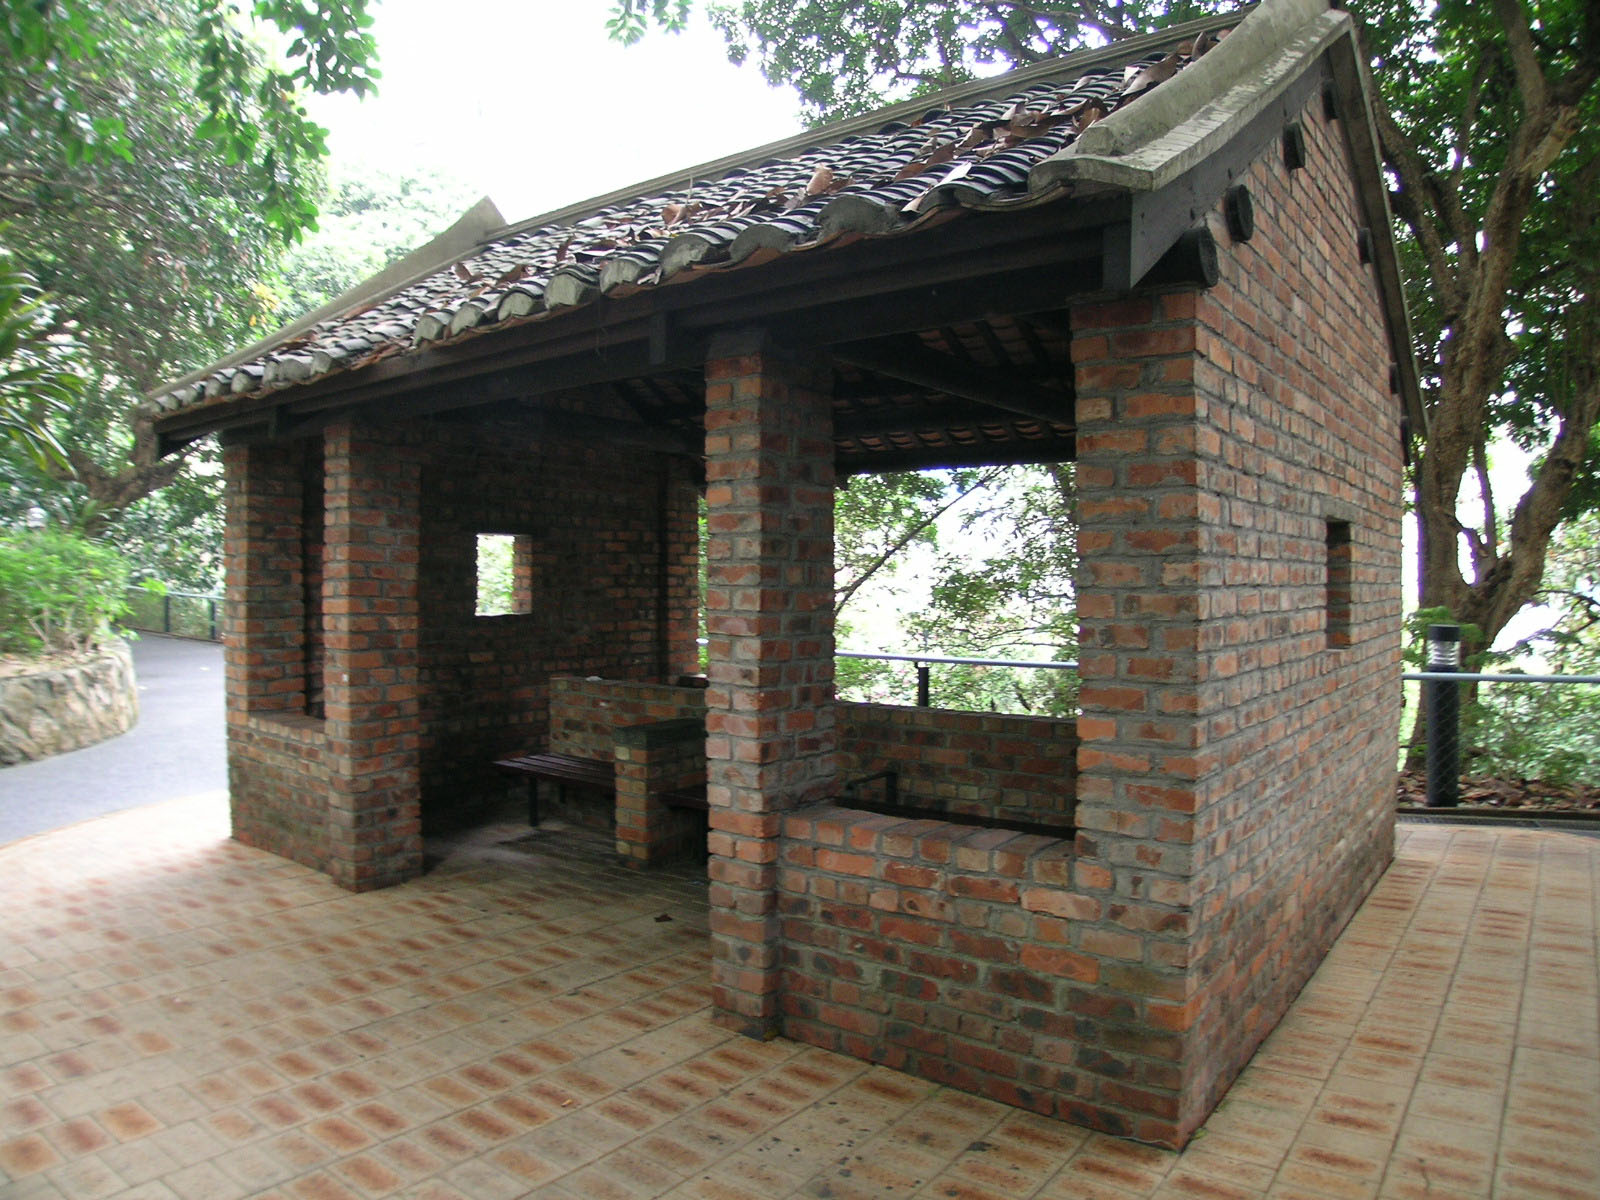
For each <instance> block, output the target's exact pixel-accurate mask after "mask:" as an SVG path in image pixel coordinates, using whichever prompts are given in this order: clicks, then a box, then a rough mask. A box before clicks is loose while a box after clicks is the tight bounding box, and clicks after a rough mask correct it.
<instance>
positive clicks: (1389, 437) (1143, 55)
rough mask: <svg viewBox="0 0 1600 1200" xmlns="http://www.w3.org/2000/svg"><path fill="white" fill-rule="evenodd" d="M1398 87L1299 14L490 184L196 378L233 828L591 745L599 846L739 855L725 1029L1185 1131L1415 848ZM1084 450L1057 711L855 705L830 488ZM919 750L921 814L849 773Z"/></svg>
mask: <svg viewBox="0 0 1600 1200" xmlns="http://www.w3.org/2000/svg"><path fill="white" fill-rule="evenodd" d="M1368 87H1369V85H1368V82H1367V80H1366V76H1365V68H1364V65H1363V62H1362V59H1361V56H1360V51H1359V49H1358V47H1357V44H1356V41H1355V36H1354V32H1353V29H1352V25H1351V21H1350V19H1349V17H1348V16H1347V15H1346V14H1344V13H1342V12H1340V11H1339V10H1337V9H1334V8H1330V7H1329V6H1328V4H1327V3H1326V0H1265V2H1264V3H1262V4H1261V5H1259V6H1258V7H1256V8H1253V9H1249V10H1245V11H1244V12H1242V13H1241V14H1236V15H1234V16H1232V17H1231V18H1229V19H1226V20H1210V21H1207V22H1201V23H1196V24H1192V25H1188V26H1184V27H1182V28H1178V29H1174V30H1171V31H1169V32H1167V33H1164V34H1160V35H1153V36H1150V37H1144V38H1139V39H1135V40H1133V41H1129V42H1124V43H1119V44H1118V45H1115V46H1112V47H1110V48H1108V49H1105V50H1097V51H1093V52H1088V53H1084V54H1079V55H1074V56H1072V57H1069V58H1064V59H1060V60H1056V61H1052V62H1048V63H1044V64H1040V65H1037V66H1034V67H1030V68H1027V69H1024V70H1021V71H1017V72H1014V73H1012V74H1009V75H1006V76H1004V77H1001V78H998V79H991V80H984V81H981V82H978V83H974V84H969V85H966V86H964V87H960V88H956V89H954V90H952V91H950V92H948V93H946V94H942V95H940V96H939V97H937V98H932V99H924V100H921V101H918V102H915V103H911V104H904V105H900V106H897V107H894V108H890V109H887V110H884V111H883V112H880V113H876V114H873V115H872V116H870V117H864V118H859V119H854V120H850V121H846V122H843V123H841V124H837V125H833V126H829V127H826V128H823V129H819V130H815V131H812V132H809V133H807V134H804V135H802V136H800V137H797V138H794V139H791V140H789V141H786V142H783V143H780V144H777V145H772V146H767V147H763V148H761V149H760V150H757V151H754V152H752V153H751V154H749V155H744V156H740V157H738V158H735V159H729V160H725V161H721V162H717V163H712V164H708V165H706V166H702V167H698V168H695V169H694V170H692V171H687V172H684V173H682V174H680V175H677V176H673V177H669V178H663V179H658V180H654V181H651V182H649V183H645V184H642V185H640V186H639V187H637V188H632V189H628V190H626V191H624V192H620V193H617V194H613V195H609V196H604V197H600V198H598V199H596V200H594V201H591V202H588V203H585V204H581V205H575V206H572V207H570V208H567V209H563V210H561V211H559V212H556V213H552V214H548V215H546V216H543V217H540V218H537V219H536V220H533V221H528V222H523V223H520V224H516V225H509V226H507V225H505V224H504V223H503V222H502V220H501V219H500V217H499V215H498V214H497V213H495V212H494V210H493V207H492V205H488V204H487V203H485V204H483V205H480V206H479V207H478V208H476V209H474V210H473V211H472V212H471V213H469V214H468V215H467V216H466V217H465V218H463V220H462V221H461V222H459V223H458V224H457V225H456V226H455V227H454V228H452V229H451V230H450V231H448V232H447V233H446V234H444V235H443V236H442V237H441V238H439V239H437V240H436V241H435V242H434V243H432V244H430V245H429V246H427V247H424V248H423V249H422V250H420V251H418V252H417V253H415V254H413V255H412V256H411V257H410V258H408V259H406V260H405V261H404V262H402V263H400V264H397V265H396V266H395V267H394V268H391V269H390V270H389V271H387V272H385V273H384V274H383V275H382V276H379V277H378V278H377V279H375V280H372V281H369V282H368V283H367V284H365V285H362V287H361V288H358V289H356V290H355V291H354V292H352V293H351V294H349V295H347V296H345V297H341V299H340V300H339V301H336V302H335V303H334V304H333V305H330V306H329V307H328V308H326V309H324V310H322V311H320V312H318V313H313V314H311V315H310V316H309V317H308V318H306V319H305V320H304V321H302V322H300V323H299V324H297V325H296V326H293V327H291V328H289V329H288V330H285V331H283V332H282V333H280V334H278V335H277V336H275V337H274V338H272V339H269V340H268V341H266V342H264V343H261V344H259V345H257V346H253V347H250V348H248V349H246V350H244V351H242V352H241V353H239V354H237V355H235V356H233V357H232V358H230V359H228V360H226V361H224V362H222V363H220V364H216V365H214V366H212V367H208V368H206V369H205V370H204V371H202V372H200V373H197V374H196V375H194V376H191V377H189V378H188V379H185V380H182V381H179V382H177V383H175V384H173V385H171V386H169V387H168V388H165V389H163V390H162V392H161V393H160V394H159V395H157V396H153V397H152V398H151V401H150V403H151V404H152V405H153V406H154V408H155V410H156V428H157V431H158V434H159V436H160V437H161V439H162V441H163V444H164V446H165V447H166V448H167V449H171V448H174V447H177V446H180V445H182V444H184V443H186V442H188V441H191V440H193V439H195V438H199V437H202V436H205V435H208V434H213V433H214V434H217V435H218V436H219V437H220V439H221V442H222V445H223V447H224V458H225V463H226V472H227V475H226V488H227V503H228V515H227V561H228V601H229V604H228V608H229V617H228V626H227V638H226V641H227V649H226V655H227V659H226V661H227V687H228V705H229V708H228V746H229V766H230V782H231V803H232V809H233V828H234V835H235V837H236V838H238V839H239V840H240V841H242V842H245V843H248V844H250V845H252V846H257V847H260V848H262V849H265V850H269V851H272V852H274V853H276V854H280V855H284V856H287V857H289V858H292V859H294V860H296V861H298V862H301V863H305V864H308V865H310V866H312V867H315V868H316V869H317V870H320V871H323V872H326V873H327V874H328V875H329V876H331V877H332V878H333V879H334V880H335V881H336V882H338V883H339V884H340V885H341V886H344V887H346V888H352V889H372V888H382V887H388V886H391V885H395V884H399V883H402V882H404V881H405V880H407V879H410V878H413V877H415V876H416V875H418V874H419V873H420V872H421V871H422V869H423V837H422V835H423V829H424V827H425V826H431V825H435V824H438V825H443V824H447V823H450V822H452V821H459V820H463V819H467V818H470V817H471V816H472V815H473V814H474V812H475V811H477V806H479V805H480V804H481V803H482V802H484V801H485V800H486V799H489V798H493V797H497V796H504V795H505V794H506V790H507V786H508V785H507V783H506V781H505V780H503V779H502V778H500V777H499V776H498V775H497V774H496V773H495V772H494V770H493V768H492V766H491V764H492V763H493V762H494V760H495V759H497V758H499V757H502V756H505V755H507V754H509V753H513V752H518V751H525V750H528V749H530V748H531V749H534V750H539V749H549V748H553V747H556V748H561V749H563V750H565V751H566V752H568V753H571V754H574V755H577V756H583V757H599V758H610V759H612V760H613V761H614V764H615V771H616V777H615V778H616V797H615V812H614V817H613V819H614V821H615V827H616V830H617V837H618V849H619V853H621V854H623V855H624V856H625V857H628V858H631V859H633V860H635V861H638V862H640V863H647V862H648V861H650V860H651V859H652V858H654V857H657V856H659V855H661V854H665V853H671V852H677V851H682V850H684V849H685V848H688V847H690V846H691V845H693V844H697V843H698V844H701V845H706V846H708V847H709V862H708V868H707V869H708V873H709V878H710V888H711V893H710V894H711V902H712V906H713V917H712V939H713V943H714V945H713V953H714V967H713V972H714V976H713V985H714V988H715V996H716V999H715V1008H716V1014H717V1019H718V1020H719V1021H721V1022H723V1023H725V1024H728V1025H730V1026H732V1027H735V1028H737V1029H740V1030H742V1031H744V1032H747V1033H749V1034H751V1035H752V1036H769V1035H771V1034H774V1033H781V1034H783V1035H786V1036H789V1037H794V1038H799V1039H803V1040H806V1041H809V1042H815V1043H818V1044H821V1045H824V1046H828V1047H832V1048H834V1049H837V1050H840V1051H842V1052H845V1053H848V1054H853V1055H857V1056H859V1057H862V1058H866V1059H870V1060H874V1061H878V1062H883V1063H886V1064H888V1065H890V1066H893V1067H897V1068H900V1069H902V1070H906V1071H909V1072H913V1073H915V1074H918V1075H921V1076H924V1077H926V1078H930V1079H934V1080H938V1081H940V1082H943V1083H948V1084H950V1085H953V1086H956V1087H959V1088H964V1089H967V1090H970V1091H973V1092H977V1093H981V1094H983V1095H987V1096H991V1097H994V1098H997V1099H1000V1100H1003V1101H1006V1102H1008V1103H1011V1104H1015V1105H1019V1106H1022V1107H1024V1108H1027V1109H1031V1110H1034V1111H1037V1112H1041V1113H1047V1114H1052V1115H1055V1116H1059V1117H1061V1118H1064V1119H1067V1120H1070V1121H1075V1122H1080V1123H1083V1124H1086V1125H1090V1126H1093V1127H1095V1128H1098V1129H1102V1130H1106V1131H1109V1132H1113V1133H1117V1134H1121V1135H1125V1136H1130V1137H1134V1138H1139V1139H1143V1140H1146V1141H1151V1142H1156V1143H1160V1144H1164V1145H1169V1146H1180V1145H1182V1144H1183V1143H1184V1142H1185V1141H1186V1140H1187V1138H1188V1137H1189V1136H1190V1135H1191V1134H1192V1132H1193V1131H1194V1130H1195V1129H1196V1127H1197V1126H1198V1125H1199V1124H1200V1122H1201V1121H1202V1120H1203V1119H1204V1118H1205V1116H1206V1114H1207V1113H1208V1112H1209V1111H1210V1110H1211V1108H1212V1107H1213V1106H1214V1105H1215V1104H1216V1103H1217V1101H1218V1100H1219V1099H1220V1097H1221V1096H1222V1094H1223V1093H1224V1092H1225V1090H1226V1089H1227V1087H1228V1085H1229V1083H1230V1082H1231V1081H1232V1079H1233V1078H1234V1076H1235V1075H1236V1074H1237V1073H1238V1071H1239V1070H1240V1069H1241V1068H1242V1066H1243V1065H1244V1064H1245V1062H1246V1061H1247V1060H1248V1059H1249V1057H1250V1055H1251V1053H1252V1051H1253V1050H1254V1049H1255V1047H1256V1046H1257V1045H1258V1044H1259V1043H1260V1041H1261V1040H1262V1038H1263V1037H1265V1036H1266V1034H1267V1033H1268V1032H1269V1031H1270V1030H1271V1029H1272V1027H1273V1025H1274V1024H1275V1022H1276V1021H1277V1020H1278V1018H1279V1017H1280V1016H1281V1014H1282V1013H1283V1011H1284V1010H1285V1008H1286V1006H1287V1005H1288V1003H1289V1001H1290V1000H1291V999H1292V998H1293V996H1294V995H1295V993H1296V992H1297V991H1298V990H1299V988H1300V986H1301V985H1302V984H1303V983H1304V982H1305V980H1306V978H1307V977H1308V976H1309V974H1310V973H1311V971H1312V970H1313V969H1314V968H1315V967H1316V965H1317V963H1318V962H1319V961H1320V960H1321V958H1322V956H1323V954H1324V952H1325V951H1326V950H1327V948H1328V946H1329V945H1330V944H1331V942H1332V940H1333V938H1334V937H1335V935H1336V934H1337V932H1338V931H1339V930H1340V928H1341V927H1342V926H1343V924H1344V923H1345V921H1346V920H1347V919H1348V918H1349V917H1350V915H1351V913H1352V912H1353V911H1354V909H1355V907H1356V906H1357V904H1358V903H1359V902H1360V900H1361V899H1362V897H1363V896H1365V894H1366V893H1367V891H1368V889H1369V888H1370V887H1371V886H1372V884H1373V883H1374V881H1375V880H1376V879H1377V877H1378V876H1379V874H1380V873H1381V872H1382V871H1383V870H1384V868H1385V866H1386V864H1387V863H1388V862H1389V859H1390V856H1391V850H1392V844H1393V815H1392V808H1393V795H1394V782H1395V779H1394V777H1395V757H1396V755H1395V742H1396V738H1395V734H1396V725H1397V721H1398V717H1399V689H1398V687H1397V686H1396V672H1397V670H1398V666H1399V649H1400V582H1399V572H1400V513H1401V469H1402V453H1403V443H1404V437H1405V427H1406V423H1407V421H1408V420H1409V421H1410V422H1412V424H1413V426H1414V427H1419V426H1416V422H1418V421H1420V417H1419V416H1418V415H1417V414H1418V413H1419V412H1420V407H1419V405H1418V402H1417V395H1418V393H1417V379H1416V374H1415V368H1414V366H1413V363H1412V360H1411V356H1410V350H1409V344H1410V342H1409V334H1408V330H1407V324H1406V317H1405V310H1404V305H1403V301H1402V297H1401V292H1400V283H1399V276H1398V271H1397V267H1396V260H1395V252H1394V247H1393V245H1392V244H1391V241H1390V236H1389V228H1390V222H1389V217H1388V213H1387V207H1386V197H1385V193H1384V185H1383V181H1382V176H1381V172H1380V168H1379V160H1378V156H1377V150H1376V139H1375V135H1374V131H1373V124H1372V119H1371V115H1370V112H1369V108H1368V103H1367V94H1368ZM1067 460H1071V461H1074V462H1075V463H1076V467H1075V473H1076V475H1075V477H1076V483H1077V487H1078V493H1079V494H1078V516H1079V520H1080V529H1081V533H1080V538H1079V556H1080V567H1079V579H1078V593H1079V618H1080V644H1081V647H1082V650H1081V661H1080V673H1081V691H1080V697H1081V711H1080V713H1079V715H1078V717H1077V719H1076V720H1075V721H1067V722H1043V721H1037V720H1031V719H1022V718H999V717H993V716H991V715H989V714H966V713H938V712H932V711H927V712H919V711H918V710H913V709H893V708H886V707H883V706H861V705H845V704H837V703H835V699H834V695H833V677H834V650H835V647H834V631H833V618H832V598H833V544H832V538H833V502H834V491H835V488H836V487H838V486H839V485H840V484H841V482H842V481H844V480H845V479H847V478H848V477H849V476H851V475H854V474H859V473H863V472H875V471H887V470H904V469H910V468H919V467H943V466H954V465H972V464H988V463H1015V462H1059V461H1067ZM702 501H703V504H704V507H705V522H706V529H707V545H706V547H705V553H706V556H707V559H708V562H709V568H708V570H709V586H708V589H707V593H706V597H705V607H706V613H705V619H706V623H707V627H708V631H709V637H710V643H709V667H708V669H707V672H706V674H707V677H708V680H707V683H708V686H705V687H703V688H700V687H686V686H682V680H681V677H683V676H686V675H690V674H692V673H694V672H696V671H697V670H698V667H699V663H698V657H697V649H698V648H697V646H696V641H695V635H696V631H697V616H698V607H699V595H698V591H699V589H698V584H697V578H696V575H697V557H698V545H697V541H698V532H697V530H698V508H699V505H700V504H701V503H702ZM480 535H499V536H504V537H508V538H510V539H511V543H512V547H513V564H514V601H515V602H514V604H513V605H512V607H513V609H514V610H515V611H512V612H509V613H502V614H497V615H491V616H479V615H477V614H476V609H475V598H476V591H475V589H476V561H477V559H476V555H477V547H478V544H479V539H480ZM886 766H895V767H898V768H899V770H900V772H901V774H900V780H901V795H900V798H899V802H900V804H901V805H903V806H908V807H910V808H912V809H915V810H917V811H916V813H915V814H913V815H912V816H910V817H908V816H907V815H906V814H905V813H903V812H898V811H897V812H894V813H892V814H886V813H885V812H882V811H879V812H874V811H871V809H870V808H867V807H861V806H860V805H859V804H857V803H855V802H853V801H850V800H847V799H846V798H845V792H844V784H845V783H846V782H848V781H849V780H851V779H852V778H855V777H857V776H860V775H862V774H870V773H875V772H878V771H881V770H883V769H884V768H885V767H886ZM697 784H698V785H703V787H704V792H703V797H704V804H705V807H706V809H707V811H706V812H704V813H694V812H692V811H686V810H681V809H673V808H671V807H670V806H668V805H666V804H665V803H664V802H663V801H662V800H661V797H662V796H663V795H664V794H666V793H667V792H669V791H671V790H672V789H682V788H684V787H693V786H695V785H697ZM958 785H959V786H958ZM1018 818H1021V819H1020V820H1019V819H1018Z"/></svg>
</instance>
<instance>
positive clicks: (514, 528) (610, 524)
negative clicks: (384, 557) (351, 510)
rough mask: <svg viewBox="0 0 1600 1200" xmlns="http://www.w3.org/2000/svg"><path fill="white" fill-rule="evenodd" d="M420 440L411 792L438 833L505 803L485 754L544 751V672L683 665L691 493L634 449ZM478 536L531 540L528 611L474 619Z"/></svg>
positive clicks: (690, 640) (436, 431)
mask: <svg viewBox="0 0 1600 1200" xmlns="http://www.w3.org/2000/svg"><path fill="white" fill-rule="evenodd" d="M561 402H562V403H566V404H575V403H576V401H575V400H563V401H561ZM429 438H430V448H429V455H428V458H427V460H426V462H425V464H424V468H423V494H424V505H423V530H422V549H423V578H424V581H425V586H424V589H423V601H422V605H423V607H422V616H423V621H422V646H421V653H422V686H423V698H422V719H423V743H422V764H421V769H422V792H423V804H424V815H425V817H426V820H427V824H428V826H429V827H430V828H434V827H439V828H447V827H450V826H454V825H459V824H462V823H464V822H470V821H471V820H473V819H475V818H476V817H477V816H479V815H480V813H481V811H482V807H483V805H482V804H480V803H478V801H480V800H488V799H490V798H492V797H495V796H497V795H502V794H504V791H505V788H506V784H505V781H504V780H502V779H501V778H499V777H498V775H497V774H496V773H495V772H494V771H493V770H492V769H491V768H490V767H489V765H488V764H490V763H491V762H492V761H493V760H494V759H495V758H497V757H500V756H503V755H505V754H508V753H513V752H518V751H527V750H541V749H545V748H547V747H546V746H545V737H546V732H547V730H548V728H549V725H550V722H549V707H548V706H549V690H548V681H549V679H550V677H551V676H553V675H578V676H587V675H603V676H606V677H607V678H609V679H634V680H656V681H659V680H661V679H664V678H671V677H673V676H675V675H677V674H680V673H683V672H686V671H692V670H694V669H695V666H696V663H697V659H698V647H697V646H696V645H695V641H694V637H695V614H696V612H697V611H698V607H699V596H698V581H697V577H696V576H697V563H696V554H697V543H698V538H699V531H698V518H697V507H698V502H699V497H698V490H697V487H696V485H695V482H694V480H693V479H692V478H691V477H690V475H689V472H688V469H687V467H686V466H685V465H684V464H683V462H682V461H681V460H676V459H666V458H662V457H660V456H658V455H654V454H651V453H649V452H646V451H640V450H631V449H626V448H616V447H606V446H603V445H599V444H596V443H590V442H582V441H576V440H571V439H555V438H543V439H537V438H536V436H535V432H534V431H530V429H529V428H528V427H526V426H523V427H518V426H514V425H506V426H488V427H484V426H467V427H463V428H461V429H452V428H450V427H449V426H448V425H446V424H444V423H440V424H439V425H438V426H436V427H433V428H431V429H430V433H429ZM479 533H509V534H513V535H523V536H527V537H529V538H530V540H531V543H532V545H531V547H530V549H529V550H528V552H527V553H526V555H525V556H519V559H521V562H520V563H519V566H520V567H521V568H522V572H523V574H524V578H525V580H526V583H527V587H528V590H529V596H530V599H531V604H530V611H529V612H528V613H527V614H508V615H504V616H490V617H480V616H477V615H476V614H475V600H476V562H477V535H478V534H479ZM519 540H520V539H519ZM663 577H664V578H665V580H666V583H665V594H663V586H662V582H661V581H662V579H663ZM569 752H571V751H569ZM609 753H610V751H609V749H608V750H607V752H606V754H607V756H609Z"/></svg>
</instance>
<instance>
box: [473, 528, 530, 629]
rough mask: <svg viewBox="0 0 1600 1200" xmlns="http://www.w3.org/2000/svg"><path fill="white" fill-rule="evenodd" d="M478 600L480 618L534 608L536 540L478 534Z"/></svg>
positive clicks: (509, 534) (500, 534) (517, 612)
mask: <svg viewBox="0 0 1600 1200" xmlns="http://www.w3.org/2000/svg"><path fill="white" fill-rule="evenodd" d="M477 551H478V553H477V593H476V594H477V601H476V604H475V607H474V611H475V612H476V614H477V615H478V616H480V617H504V616H517V615H526V614H528V613H531V612H532V611H533V539H532V538H531V537H528V536H526V535H524V534H512V533H480V534H478V535H477Z"/></svg>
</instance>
